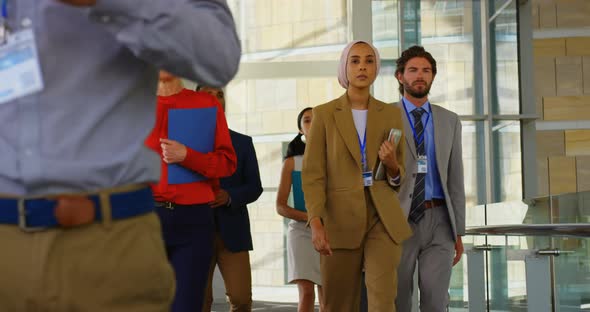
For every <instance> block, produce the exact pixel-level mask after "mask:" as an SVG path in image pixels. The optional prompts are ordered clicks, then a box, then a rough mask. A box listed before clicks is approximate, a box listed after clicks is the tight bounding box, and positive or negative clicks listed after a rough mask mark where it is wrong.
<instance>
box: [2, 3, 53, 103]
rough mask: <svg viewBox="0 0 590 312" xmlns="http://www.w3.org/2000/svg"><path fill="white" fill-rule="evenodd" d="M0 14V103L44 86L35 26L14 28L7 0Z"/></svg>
mask: <svg viewBox="0 0 590 312" xmlns="http://www.w3.org/2000/svg"><path fill="white" fill-rule="evenodd" d="M0 2H2V17H0V81H2V83H0V105H1V104H4V103H7V102H9V101H12V100H14V99H17V98H20V97H23V96H26V95H30V94H33V93H36V92H39V91H41V90H43V76H42V75H41V66H40V64H39V55H38V53H37V45H36V44H35V34H34V32H33V30H32V29H24V30H19V31H15V32H12V31H10V28H9V27H8V23H7V16H8V14H7V9H6V0H0Z"/></svg>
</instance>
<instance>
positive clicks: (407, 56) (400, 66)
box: [395, 45, 436, 95]
mask: <svg viewBox="0 0 590 312" xmlns="http://www.w3.org/2000/svg"><path fill="white" fill-rule="evenodd" d="M415 57H422V58H425V59H427V60H428V62H429V63H430V66H432V75H433V76H436V60H435V59H434V57H432V55H431V54H430V53H429V52H428V51H426V50H425V49H424V47H421V46H417V45H415V46H411V47H409V48H408V49H406V50H405V51H403V52H402V55H401V56H400V57H399V58H398V59H397V61H396V63H397V68H396V69H395V77H396V78H397V74H398V73H401V74H403V73H404V71H405V70H406V64H407V63H408V62H409V61H410V60H411V59H413V58H415ZM398 83H399V93H400V94H401V95H404V85H403V84H402V83H401V82H399V81H398Z"/></svg>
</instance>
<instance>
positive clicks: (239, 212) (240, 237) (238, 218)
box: [214, 130, 262, 252]
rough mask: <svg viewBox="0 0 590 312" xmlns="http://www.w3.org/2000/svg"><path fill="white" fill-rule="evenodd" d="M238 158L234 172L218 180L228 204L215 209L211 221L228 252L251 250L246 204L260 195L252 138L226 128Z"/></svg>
mask: <svg viewBox="0 0 590 312" xmlns="http://www.w3.org/2000/svg"><path fill="white" fill-rule="evenodd" d="M229 134H230V137H231V141H232V144H233V146H234V150H235V151H236V156H237V159H238V164H237V168H236V172H235V173H234V174H233V175H231V176H229V177H227V178H222V179H220V184H221V188H222V189H224V190H226V191H227V192H228V193H229V196H230V198H231V204H230V205H229V206H227V207H218V208H215V209H214V211H215V222H216V223H217V229H218V230H219V233H220V236H221V239H222V240H223V243H224V244H225V247H226V248H227V249H228V250H229V251H231V252H239V251H246V250H252V248H253V247H252V235H251V234H250V217H249V216H248V209H247V207H246V205H247V204H250V203H252V202H254V201H256V200H257V199H258V197H260V194H262V183H261V182H260V172H259V171H258V160H257V159H256V151H255V150H254V144H252V138H251V137H249V136H247V135H243V134H241V133H238V132H235V131H233V130H230V131H229Z"/></svg>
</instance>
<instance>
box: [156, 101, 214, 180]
mask: <svg viewBox="0 0 590 312" xmlns="http://www.w3.org/2000/svg"><path fill="white" fill-rule="evenodd" d="M216 127H217V107H206V108H186V109H170V110H168V138H169V139H170V140H174V141H178V142H180V143H182V144H184V145H186V146H188V147H190V148H191V149H193V150H195V151H197V152H201V153H209V152H212V151H213V149H214V148H215V129H216ZM206 179H207V178H206V177H205V176H202V175H200V174H198V173H196V172H194V171H192V170H190V169H187V168H185V167H183V166H181V165H180V164H168V184H184V183H192V182H198V181H202V180H206Z"/></svg>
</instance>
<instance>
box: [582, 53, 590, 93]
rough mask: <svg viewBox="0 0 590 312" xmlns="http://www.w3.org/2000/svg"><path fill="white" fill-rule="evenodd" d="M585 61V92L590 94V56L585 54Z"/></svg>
mask: <svg viewBox="0 0 590 312" xmlns="http://www.w3.org/2000/svg"><path fill="white" fill-rule="evenodd" d="M582 63H583V67H584V68H583V70H582V72H583V77H584V78H583V80H584V93H585V94H590V56H584V57H583V59H582Z"/></svg>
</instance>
